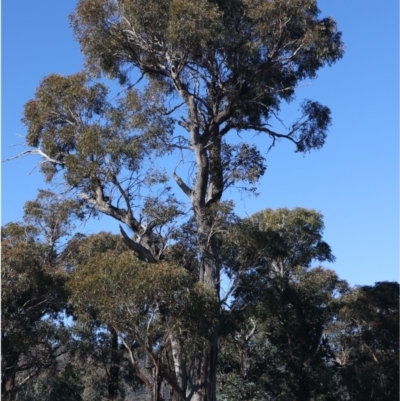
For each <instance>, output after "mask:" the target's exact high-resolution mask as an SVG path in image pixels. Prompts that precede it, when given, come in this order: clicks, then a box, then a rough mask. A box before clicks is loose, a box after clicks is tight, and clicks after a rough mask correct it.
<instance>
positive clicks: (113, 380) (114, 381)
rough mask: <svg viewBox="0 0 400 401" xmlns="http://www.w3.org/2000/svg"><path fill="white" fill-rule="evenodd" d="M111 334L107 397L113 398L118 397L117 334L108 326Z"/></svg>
mask: <svg viewBox="0 0 400 401" xmlns="http://www.w3.org/2000/svg"><path fill="white" fill-rule="evenodd" d="M110 334H111V366H110V370H109V374H108V383H107V384H108V397H109V399H110V400H115V399H117V397H118V376H119V353H118V334H117V332H116V331H115V330H114V329H113V328H112V327H110Z"/></svg>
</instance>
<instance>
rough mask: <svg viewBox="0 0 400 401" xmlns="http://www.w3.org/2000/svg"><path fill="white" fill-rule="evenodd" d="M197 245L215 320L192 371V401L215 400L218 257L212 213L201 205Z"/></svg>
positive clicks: (202, 278)
mask: <svg viewBox="0 0 400 401" xmlns="http://www.w3.org/2000/svg"><path fill="white" fill-rule="evenodd" d="M196 217H197V218H196V220H197V233H198V247H199V253H200V260H201V267H200V269H201V270H200V277H199V279H200V281H201V282H202V283H203V284H204V285H205V287H206V288H207V289H210V290H214V291H215V309H214V313H215V322H216V323H214V326H213V327H212V328H211V330H210V331H211V335H210V337H209V343H208V346H207V347H206V348H205V349H204V350H203V352H202V354H201V355H200V356H199V359H198V362H197V369H196V371H195V377H194V378H193V379H194V380H195V382H194V383H195V386H194V390H195V391H194V395H193V398H192V400H193V401H216V380H217V375H216V373H217V356H218V321H219V289H220V283H219V280H220V278H219V268H220V266H219V258H218V254H217V246H216V243H215V238H214V236H212V235H211V230H212V216H210V211H209V210H208V209H206V208H202V210H201V212H200V213H199V214H197V215H196Z"/></svg>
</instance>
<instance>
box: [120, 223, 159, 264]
mask: <svg viewBox="0 0 400 401" xmlns="http://www.w3.org/2000/svg"><path fill="white" fill-rule="evenodd" d="M119 229H120V231H121V234H122V237H123V240H124V243H125V245H126V246H128V247H129V248H130V249H132V250H133V251H134V252H136V253H138V254H139V255H140V256H142V257H143V258H145V259H146V260H147V261H148V262H149V263H157V262H158V260H157V259H156V258H155V257H154V255H153V254H152V253H151V252H150V251H149V250H148V249H146V248H145V247H144V246H143V245H141V244H139V243H138V242H135V241H134V240H132V239H130V238H129V237H128V234H127V233H126V232H125V231H124V229H123V228H122V226H121V225H120V226H119Z"/></svg>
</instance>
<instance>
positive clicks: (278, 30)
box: [24, 0, 343, 401]
mask: <svg viewBox="0 0 400 401" xmlns="http://www.w3.org/2000/svg"><path fill="white" fill-rule="evenodd" d="M71 22H72V25H73V28H74V31H75V34H76V38H77V40H78V41H79V43H80V44H81V49H82V51H83V53H84V55H85V57H86V70H87V72H88V73H89V74H91V76H92V77H93V76H94V77H96V76H99V75H100V74H101V73H104V74H105V75H107V76H109V77H111V78H118V79H119V81H120V83H125V84H127V85H128V86H127V89H126V91H125V93H124V96H123V97H121V99H119V100H118V102H116V104H111V103H110V102H107V100H106V93H107V90H106V89H105V87H104V85H102V84H98V83H93V84H91V83H90V82H89V81H88V78H87V76H85V74H77V75H75V76H72V77H60V76H56V75H52V76H49V77H48V78H46V79H45V80H43V81H42V83H41V85H40V87H39V88H38V90H37V92H36V95H35V99H34V100H32V101H30V102H28V103H27V105H26V107H25V113H24V122H25V124H26V125H27V127H28V136H27V142H28V144H29V145H30V146H33V147H36V148H37V149H35V150H31V151H30V153H36V154H40V155H42V156H43V157H44V160H43V164H42V170H43V171H44V172H45V174H46V176H47V178H48V179H49V180H51V179H52V177H53V176H54V175H55V174H56V173H57V172H58V171H60V170H63V172H64V178H65V181H66V183H67V184H68V186H69V188H70V189H71V190H72V191H77V192H78V193H80V198H81V199H83V200H85V201H86V205H87V206H88V207H89V209H90V210H91V211H92V212H101V213H105V214H108V215H110V216H112V217H114V218H115V219H117V220H118V221H120V222H121V223H124V224H126V225H127V226H128V227H129V228H130V229H132V231H133V232H134V234H135V235H134V237H133V238H130V237H129V236H128V235H127V234H126V233H125V231H124V230H123V229H122V228H121V232H122V235H123V237H124V240H125V242H126V244H127V245H128V246H129V247H130V248H131V249H132V250H134V251H135V252H136V253H137V254H138V255H139V256H140V257H141V258H142V259H145V260H146V261H147V262H150V263H152V264H157V263H158V262H160V260H161V259H162V257H163V253H164V250H165V248H166V247H167V245H168V238H169V234H170V226H169V225H170V223H171V222H173V221H174V220H175V219H176V218H177V217H178V216H180V214H181V213H182V211H181V209H180V207H179V204H178V202H177V201H176V199H175V198H174V197H173V196H170V195H168V191H167V188H165V187H164V184H165V183H166V178H165V176H164V175H163V174H159V173H153V174H151V175H150V176H149V174H146V169H145V168H144V162H145V161H146V159H149V158H150V157H152V155H155V157H159V156H163V155H164V154H165V152H170V151H173V150H174V149H176V150H178V151H181V152H182V155H183V158H184V160H183V161H194V167H193V166H192V167H193V170H192V171H193V174H189V181H188V182H185V181H184V180H183V179H182V178H181V177H180V176H179V175H178V174H177V171H174V172H173V173H172V176H173V178H174V179H175V181H176V183H177V184H178V186H179V187H180V189H181V190H182V192H183V194H184V195H186V197H187V199H188V201H189V203H190V207H191V210H192V211H193V216H194V220H195V223H196V241H197V255H196V256H197V258H198V261H199V269H198V277H197V278H198V280H199V282H200V283H201V284H202V285H204V287H205V289H206V290H207V291H214V297H215V298H214V315H215V319H213V321H214V322H215V323H213V325H212V327H211V331H210V333H211V334H210V336H209V345H208V346H206V347H204V349H203V350H202V351H199V354H198V355H197V357H196V361H197V362H196V363H197V368H196V369H194V370H193V371H191V372H187V371H185V369H184V364H183V363H177V364H176V372H175V374H176V376H177V377H180V379H179V381H180V383H188V385H187V388H181V390H182V394H184V396H185V397H186V398H189V399H194V400H208V401H213V400H215V392H216V361H217V355H218V326H219V323H218V321H219V319H220V316H219V306H220V305H219V302H220V299H219V285H220V279H221V277H220V270H221V263H220V257H219V254H218V245H217V240H216V236H215V221H216V214H217V213H218V210H219V203H220V201H221V198H222V195H223V193H224V191H225V190H226V189H227V188H229V187H230V186H231V185H233V184H235V183H236V182H238V181H245V182H249V183H251V184H254V183H255V182H256V181H257V179H258V178H259V177H260V176H261V175H262V174H263V173H264V171H265V160H264V158H263V156H262V154H261V153H260V151H259V150H258V149H257V148H256V147H255V146H253V145H251V144H249V143H246V142H244V143H239V144H237V143H235V141H230V140H228V136H229V135H228V134H231V133H232V132H243V131H250V130H253V131H255V132H257V133H263V134H266V135H268V136H269V137H270V138H271V140H272V142H271V146H273V145H274V144H275V142H276V140H277V139H281V138H283V139H287V140H289V141H291V142H293V144H294V145H295V149H296V151H298V152H308V151H310V150H312V149H319V148H321V147H322V145H323V144H324V142H325V138H326V133H327V128H328V126H329V124H330V111H329V109H328V108H327V107H325V106H322V105H320V104H319V103H317V102H314V101H310V100H307V101H305V102H304V103H303V105H302V114H301V116H300V118H299V119H298V120H296V121H295V122H294V123H293V124H292V125H291V127H290V128H289V129H288V131H287V132H285V133H279V132H276V131H273V130H272V129H271V126H270V125H269V124H270V120H271V118H274V117H275V115H276V113H277V112H278V111H279V107H280V103H281V102H282V101H290V100H292V99H293V98H294V94H295V89H296V87H297V85H298V84H299V83H300V82H301V81H302V80H304V79H312V78H315V76H316V72H317V70H318V69H319V68H321V67H322V66H324V65H326V64H329V65H330V64H332V63H334V62H335V61H337V60H338V59H339V58H340V57H341V56H342V54H343V46H342V43H341V40H340V33H338V32H337V30H336V24H335V22H334V21H333V20H332V19H331V18H319V10H318V8H317V5H316V2H315V1H313V0H296V1H291V2H287V1H284V0H274V1H268V2H267V1H256V0H238V1H236V0H235V1H230V2H220V1H211V0H201V1H184V2H183V1H179V0H170V1H165V2H161V3H160V2H159V1H155V0H154V1H153V0H151V1H142V0H129V1H128V0H119V1H117V2H115V1H111V0H81V1H79V2H78V4H77V8H76V12H75V13H74V14H73V15H72V16H71ZM131 69H135V70H136V71H137V72H139V74H141V76H142V77H146V79H147V82H148V85H147V86H146V88H145V89H144V90H143V91H142V93H139V92H137V91H134V90H133V89H131V82H130V80H129V78H130V77H129V71H130V70H131ZM178 98H180V100H177V99H178ZM176 124H179V125H180V126H181V127H182V128H183V131H179V132H176V133H175V132H174V131H173V127H174V126H175V125H176ZM181 132H182V133H181ZM192 167H191V168H192ZM143 168H144V169H143ZM175 170H177V168H176V169H175ZM189 171H190V169H189ZM149 183H150V184H152V183H155V184H156V185H155V186H153V190H154V191H155V192H157V193H156V195H155V196H154V193H153V194H152V196H149V197H148V198H146V199H143V198H141V199H140V196H139V195H140V193H141V189H142V188H143V186H146V185H149ZM154 269H155V270H157V269H159V267H154ZM175 352H176V354H177V355H178V354H179V350H175ZM178 359H182V360H183V358H181V357H178Z"/></svg>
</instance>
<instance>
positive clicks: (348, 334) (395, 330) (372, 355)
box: [329, 282, 399, 400]
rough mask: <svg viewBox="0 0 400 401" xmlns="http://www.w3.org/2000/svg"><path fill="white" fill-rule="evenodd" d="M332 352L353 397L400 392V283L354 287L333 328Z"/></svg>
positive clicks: (387, 397)
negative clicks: (399, 374)
mask: <svg viewBox="0 0 400 401" xmlns="http://www.w3.org/2000/svg"><path fill="white" fill-rule="evenodd" d="M329 331H330V336H332V339H331V343H332V351H333V353H334V358H335V360H336V363H337V364H338V366H339V367H340V371H341V373H342V378H343V383H344V384H345V386H346V387H347V389H348V393H349V395H350V398H351V399H353V400H395V399H397V398H398V394H399V381H398V372H399V359H398V355H399V284H398V283H395V282H380V283H376V284H375V285H374V286H362V287H356V288H354V289H353V290H352V291H351V292H350V293H349V294H346V295H344V296H343V297H342V299H341V308H340V310H339V312H338V315H337V319H336V321H334V322H332V324H331V327H330V330H329Z"/></svg>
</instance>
